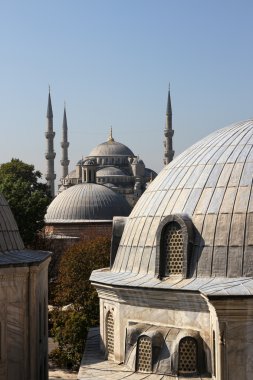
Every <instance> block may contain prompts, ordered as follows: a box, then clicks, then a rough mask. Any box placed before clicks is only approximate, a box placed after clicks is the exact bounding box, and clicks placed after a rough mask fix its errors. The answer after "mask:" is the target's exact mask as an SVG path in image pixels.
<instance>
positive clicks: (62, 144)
mask: <svg viewBox="0 0 253 380" xmlns="http://www.w3.org/2000/svg"><path fill="white" fill-rule="evenodd" d="M61 147H62V148H68V147H69V142H67V141H63V142H61Z"/></svg>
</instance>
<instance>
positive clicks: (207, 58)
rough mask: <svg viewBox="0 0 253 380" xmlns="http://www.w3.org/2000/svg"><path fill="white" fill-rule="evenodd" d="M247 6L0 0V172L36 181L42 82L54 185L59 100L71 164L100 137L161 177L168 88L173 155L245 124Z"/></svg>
mask: <svg viewBox="0 0 253 380" xmlns="http://www.w3.org/2000/svg"><path fill="white" fill-rule="evenodd" d="M252 19H253V1H251V0H249V1H247V0H240V1H239V0H237V1H234V0H223V1H221V0H166V1H165V0H125V1H123V0H43V1H42V0H41V1H35V0H33V1H32V0H30V1H28V0H22V1H20V0H16V1H14V0H5V1H4V0H0V48H1V55H0V57H1V61H0V68H1V69H0V84H1V85H0V93H1V103H0V107H1V124H0V128H1V136H2V137H1V149H0V162H6V161H8V160H10V159H11V157H17V158H20V159H22V160H24V161H25V162H28V163H34V164H35V166H36V168H37V169H39V170H41V171H42V172H45V169H46V164H45V159H44V153H45V149H46V142H45V138H44V132H45V123H46V119H45V115H46V107H47V95H48V84H50V85H51V96H52V104H53V112H54V129H55V131H56V138H55V151H56V153H57V156H56V171H57V181H58V180H59V178H60V166H59V164H58V162H59V160H60V158H61V151H60V141H61V125H62V117H63V106H64V101H66V104H67V118H68V126H69V141H70V149H69V156H70V160H71V164H70V168H73V167H74V165H75V163H76V161H78V160H79V159H80V158H81V156H82V155H84V156H85V155H87V154H88V153H89V152H90V150H91V149H92V148H93V147H94V146H96V145H97V144H98V143H101V142H103V141H105V140H106V139H107V136H108V133H109V127H110V126H111V125H112V127H113V135H114V138H115V139H116V140H117V141H120V142H122V143H124V144H126V145H127V146H129V147H130V148H131V149H132V150H133V151H134V153H135V154H138V155H140V156H141V158H142V159H143V160H144V162H145V163H146V166H148V167H151V168H153V169H155V170H156V171H159V170H160V169H161V168H162V159H163V145H162V141H163V128H164V120H165V109H166V101H167V90H168V83H169V82H170V83H171V96H172V106H173V128H174V130H175V138H174V148H175V151H176V154H179V153H180V152H181V151H182V150H184V149H185V148H186V147H188V146H190V145H191V144H192V143H194V142H196V141H197V140H199V139H200V138H201V137H203V136H205V135H207V134H208V133H210V132H212V131H214V130H216V129H218V128H221V127H223V126H226V125H227V124H229V123H231V122H233V121H238V120H243V119H247V118H250V117H253V91H252V89H253V75H252V71H253V31H252V30H253V29H252Z"/></svg>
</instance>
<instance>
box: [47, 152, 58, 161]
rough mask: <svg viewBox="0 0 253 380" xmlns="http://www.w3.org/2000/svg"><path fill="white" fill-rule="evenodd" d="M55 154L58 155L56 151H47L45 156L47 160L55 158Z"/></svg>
mask: <svg viewBox="0 0 253 380" xmlns="http://www.w3.org/2000/svg"><path fill="white" fill-rule="evenodd" d="M55 155H56V153H55V152H50V153H49V152H46V153H45V158H46V159H47V160H53V159H54V158H55Z"/></svg>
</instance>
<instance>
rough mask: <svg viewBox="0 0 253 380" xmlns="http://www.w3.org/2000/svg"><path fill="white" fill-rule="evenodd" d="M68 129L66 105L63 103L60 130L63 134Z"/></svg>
mask: <svg viewBox="0 0 253 380" xmlns="http://www.w3.org/2000/svg"><path fill="white" fill-rule="evenodd" d="M67 129H68V124H67V116H66V103H65V102H64V111H63V122H62V130H63V133H64V132H65V131H66V130H67Z"/></svg>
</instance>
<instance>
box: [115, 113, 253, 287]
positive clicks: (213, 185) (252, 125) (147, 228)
mask: <svg viewBox="0 0 253 380" xmlns="http://www.w3.org/2000/svg"><path fill="white" fill-rule="evenodd" d="M252 179H253V120H247V121H243V122H238V123H235V124H232V125H230V126H228V127H226V128H223V129H220V130H218V131H216V132H214V133H212V134H211V135H209V136H207V137H206V138H204V139H203V140H201V141H200V142H198V143H196V144H195V145H193V146H192V147H190V148H189V149H187V150H186V151H185V152H183V153H182V154H180V155H179V156H178V157H176V158H175V159H174V160H173V161H172V162H171V163H170V164H169V165H167V166H166V167H165V168H164V169H163V170H162V171H161V172H160V174H159V175H158V176H157V177H156V179H155V180H154V181H153V182H152V183H151V184H150V186H149V187H148V189H147V190H146V191H145V193H144V194H143V195H142V197H141V198H140V200H139V201H138V203H137V204H136V206H135V208H134V209H133V211H132V213H131V214H130V216H129V218H128V220H127V223H126V226H125V228H124V232H123V236H122V238H121V242H120V246H119V249H118V252H117V256H116V259H115V262H114V266H113V268H112V271H113V272H132V273H140V274H146V275H147V274H148V275H151V276H154V277H157V265H158V264H157V262H158V261H159V257H158V255H159V250H160V248H159V247H160V240H159V236H161V234H160V235H159V233H161V228H162V226H164V225H165V222H166V221H167V220H181V221H184V224H185V226H186V227H187V228H189V229H191V230H192V236H191V237H190V238H189V243H190V245H191V260H190V265H191V270H190V277H213V278H214V277H216V278H217V277H237V278H238V277H246V276H253V186H252ZM189 226H190V227H189ZM187 228H186V229H185V231H186V230H187ZM189 281H191V280H190V279H189ZM154 286H155V285H154ZM196 286H197V285H196ZM233 286H234V285H233ZM223 290H224V289H223ZM245 291H246V290H245Z"/></svg>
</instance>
